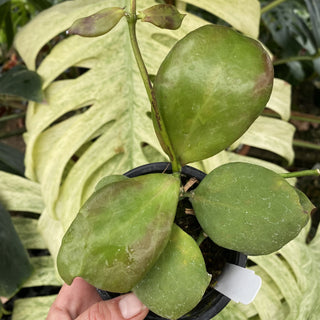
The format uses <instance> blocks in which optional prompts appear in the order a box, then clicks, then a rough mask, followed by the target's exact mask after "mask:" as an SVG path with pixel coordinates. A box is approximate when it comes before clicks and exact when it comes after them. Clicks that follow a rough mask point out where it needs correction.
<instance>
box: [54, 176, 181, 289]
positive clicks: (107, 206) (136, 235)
mask: <svg viewBox="0 0 320 320" xmlns="http://www.w3.org/2000/svg"><path fill="white" fill-rule="evenodd" d="M179 189H180V179H179V178H177V177H174V176H172V175H167V174H149V175H144V176H140V177H136V178H132V179H126V180H123V181H116V182H114V183H110V184H107V185H105V186H104V187H102V188H100V189H98V190H97V191H96V192H95V193H93V195H92V196H91V197H90V198H89V199H88V201H87V202H86V203H85V204H84V206H83V207H82V208H81V210H80V212H79V214H78V216H77V217H76V219H75V220H74V221H73V223H72V224H71V226H70V228H69V229H68V231H67V232H66V234H65V236H64V238H63V240H62V245H61V248H60V251H59V255H58V270H59V273H60V275H61V277H62V278H63V280H64V281H65V282H67V283H69V284H70V283H71V282H72V280H73V279H74V278H75V277H76V276H80V277H82V278H84V279H85V280H87V281H88V282H89V283H91V284H93V285H94V286H96V287H98V288H100V289H103V290H108V291H113V292H127V291H129V290H131V289H132V287H133V286H134V285H135V284H136V283H137V282H138V281H140V280H141V278H142V277H143V276H144V275H145V274H146V272H148V270H150V268H151V267H152V265H153V264H154V263H155V261H156V260H157V259H158V257H159V255H160V254H161V252H162V250H163V249H164V247H165V246H166V244H167V242H168V240H169V237H170V233H171V228H172V223H173V220H174V217H175V213H176V208H177V203H178V198H179ZM111 220H112V223H110V221H111ZM75 251H77V252H78V254H77V255H74V252H75ZM97 270H99V272H97ZM124 279H125V281H124Z"/></svg>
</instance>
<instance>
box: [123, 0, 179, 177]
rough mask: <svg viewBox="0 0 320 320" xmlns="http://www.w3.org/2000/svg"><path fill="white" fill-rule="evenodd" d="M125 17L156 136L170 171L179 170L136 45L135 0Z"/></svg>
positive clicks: (132, 0) (131, 1) (131, 2)
mask: <svg viewBox="0 0 320 320" xmlns="http://www.w3.org/2000/svg"><path fill="white" fill-rule="evenodd" d="M126 18H127V22H128V27H129V35H130V42H131V46H132V50H133V54H134V56H135V59H136V62H137V65H138V68H139V71H140V74H141V77H142V80H143V83H144V86H145V88H146V91H147V95H148V98H149V101H150V103H151V107H152V110H153V112H154V118H155V120H156V121H155V122H154V123H155V124H156V126H157V128H156V132H159V134H160V136H161V137H158V138H159V139H161V140H162V141H160V142H162V143H163V144H164V146H165V151H166V152H167V153H168V155H169V158H170V161H171V163H172V171H173V172H179V171H180V170H181V165H180V163H179V161H178V159H177V157H176V155H175V153H174V150H173V147H172V144H171V141H170V139H169V136H168V133H167V131H166V128H165V125H164V123H163V119H162V118H161V114H160V112H159V109H158V106H157V101H156V98H155V96H154V92H153V88H152V83H151V81H150V78H149V74H148V71H147V68H146V66H145V64H144V61H143V58H142V55H141V51H140V48H139V45H138V40H137V35H136V22H137V15H136V0H130V12H127V13H126Z"/></svg>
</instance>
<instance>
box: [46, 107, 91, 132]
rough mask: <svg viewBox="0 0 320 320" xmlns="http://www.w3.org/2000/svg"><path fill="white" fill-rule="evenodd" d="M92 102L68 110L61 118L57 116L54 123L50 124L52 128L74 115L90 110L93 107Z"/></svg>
mask: <svg viewBox="0 0 320 320" xmlns="http://www.w3.org/2000/svg"><path fill="white" fill-rule="evenodd" d="M91 106H92V105H91V104H88V103H86V104H85V105H84V106H78V107H77V108H76V109H75V110H71V111H68V112H66V113H64V114H63V115H61V116H60V117H59V118H57V119H56V120H55V121H54V122H52V124H51V125H50V128H51V127H53V126H55V125H57V124H59V123H61V122H63V121H65V120H68V119H70V118H72V117H74V116H77V115H79V114H82V113H84V112H86V111H88V110H89V109H90V108H91Z"/></svg>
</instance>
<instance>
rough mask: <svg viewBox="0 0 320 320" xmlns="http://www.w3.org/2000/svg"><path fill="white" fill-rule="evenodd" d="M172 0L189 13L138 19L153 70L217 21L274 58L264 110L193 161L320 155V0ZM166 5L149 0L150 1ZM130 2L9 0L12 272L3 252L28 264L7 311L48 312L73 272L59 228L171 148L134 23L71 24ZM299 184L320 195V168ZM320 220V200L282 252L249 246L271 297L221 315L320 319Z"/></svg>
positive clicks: (4, 186)
mask: <svg viewBox="0 0 320 320" xmlns="http://www.w3.org/2000/svg"><path fill="white" fill-rule="evenodd" d="M58 2H61V3H58ZM163 2H164V1H163ZM166 2H167V3H171V4H175V5H176V6H177V7H178V8H179V10H180V11H181V12H183V11H186V12H187V13H188V14H187V16H186V18H185V19H184V21H183V24H182V27H181V28H180V29H178V30H176V31H164V30H160V29H157V28H155V27H153V26H151V25H149V24H148V25H145V24H139V26H138V41H139V44H140V46H141V51H142V54H143V57H144V59H145V62H146V65H147V68H148V71H149V73H150V74H155V73H156V71H157V69H158V67H159V65H160V63H161V61H162V60H163V59H164V57H165V55H166V54H167V53H168V51H169V50H170V48H171V47H172V46H173V44H174V43H175V42H176V41H177V40H178V39H180V38H182V37H183V36H184V35H185V34H186V33H188V32H190V31H191V30H194V29H195V28H197V27H199V26H201V25H204V24H207V23H218V24H223V25H231V26H233V27H234V28H235V29H237V30H238V31H240V32H243V33H244V34H246V35H249V36H251V37H253V38H259V39H260V40H261V41H262V42H263V43H264V44H265V46H266V47H267V48H268V49H269V50H270V53H271V54H272V55H273V59H274V66H275V75H276V79H275V85H274V89H273V93H272V96H271V99H270V101H269V103H268V105H267V108H266V110H265V111H264V113H263V114H262V116H260V117H259V118H258V119H257V121H256V122H255V123H254V124H253V125H252V127H251V128H250V130H249V131H248V132H247V133H246V134H245V135H244V136H243V137H241V139H239V141H237V142H236V143H235V144H234V145H233V146H232V147H231V148H230V149H228V150H226V151H223V152H221V153H220V154H218V155H216V156H215V157H213V158H211V159H209V160H205V161H202V162H200V163H196V164H194V166H196V167H198V168H200V169H201V170H203V171H210V170H212V169H213V168H215V167H217V166H219V165H221V164H223V163H226V162H231V161H246V162H252V163H259V164H261V165H264V166H266V167H268V168H271V169H273V170H275V171H277V172H283V171H284V169H286V170H288V171H295V170H297V169H310V168H312V167H317V166H319V163H320V152H319V149H320V144H319V142H320V108H319V107H320V103H319V101H320V76H319V75H320V51H319V48H320V3H319V2H318V1H315V0H314V1H312V0H305V1H302V0H301V1H298V0H290V1H283V0H282V1H281V0H280V1H279V0H276V1H260V2H259V1H257V0H243V1H233V0H232V1H223V0H215V1H213V0H189V1H186V2H182V1H166ZM154 4H156V1H153V0H139V1H138V6H139V8H138V9H144V8H146V7H150V6H152V5H154ZM124 5H125V1H124V0H109V1H95V2H94V3H92V2H91V1H88V0H75V1H49V0H48V1H18V0H16V1H13V0H12V1H6V0H2V1H1V0H0V27H1V31H0V50H1V51H0V64H1V77H0V130H1V131H0V138H1V141H0V169H1V172H0V203H1V206H0V211H1V215H0V222H1V224H0V249H1V255H2V256H1V262H0V283H2V282H3V281H5V279H4V275H6V276H7V274H8V273H7V270H5V267H6V265H4V264H3V261H4V260H6V261H11V263H12V264H13V265H14V266H17V267H15V268H12V272H11V274H10V277H9V278H10V279H9V282H10V286H9V287H6V289H3V288H2V287H0V296H3V298H2V299H1V301H2V303H1V304H0V317H1V316H2V317H3V318H4V319H14V320H19V319H27V320H28V319H39V320H40V319H45V317H46V314H47V312H48V309H49V307H50V305H51V303H52V302H53V300H54V298H55V296H56V294H57V292H58V290H59V288H60V285H61V281H60V279H59V278H58V276H57V273H56V271H55V257H56V254H57V250H58V249H59V245H60V240H61V238H62V236H63V234H64V232H65V231H66V229H67V228H68V226H69V224H70V222H71V221H72V219H73V218H74V217H75V215H76V214H77V212H78V209H79V207H80V205H81V204H82V203H83V202H84V201H85V199H87V197H88V196H89V195H90V193H91V192H92V190H93V188H94V186H95V184H96V182H97V181H98V180H99V179H100V178H101V177H103V176H105V175H108V174H110V173H119V174H121V173H123V172H125V171H127V170H129V169H131V168H133V167H136V166H138V165H141V164H144V163H147V162H151V161H163V160H165V159H166V158H165V156H164V155H163V153H162V152H161V148H160V147H159V145H158V143H157V140H156V137H155V135H154V132H153V128H152V123H151V120H150V117H149V110H150V107H149V103H148V99H147V96H146V94H145V91H144V88H143V84H142V81H141V79H140V75H139V73H138V70H137V68H136V64H135V61H134V57H133V56H132V53H131V48H130V46H129V41H128V33H127V28H126V25H125V22H120V23H119V25H118V26H117V27H116V28H115V29H114V30H112V31H111V32H110V33H109V34H107V35H106V36H103V37H98V38H92V39H86V38H80V37H77V36H67V35H66V34H65V30H67V29H68V28H69V27H70V26H71V24H72V22H73V21H74V20H76V19H77V18H79V17H82V16H86V15H88V14H90V13H94V12H96V11H97V10H99V9H102V8H104V7H109V6H124ZM30 20H32V21H31V23H29V21H30ZM24 25H25V27H24V28H22V27H23V26H24ZM28 100H29V101H30V102H29V103H28V104H27V101H28ZM295 182H296V181H292V183H295ZM297 183H298V184H299V187H300V188H301V189H302V190H303V191H304V192H306V193H307V195H308V196H309V197H310V198H311V200H312V201H313V203H314V204H315V205H316V206H319V205H320V191H319V190H320V186H319V183H320V179H319V178H314V177H312V178H311V177H307V178H303V179H298V181H297ZM318 221H319V214H318V213H315V215H314V217H313V221H312V222H311V223H310V225H309V226H308V227H307V228H305V229H304V230H303V232H302V233H301V235H300V236H299V237H298V238H297V239H295V240H294V241H292V242H291V243H289V244H288V245H287V246H285V247H284V248H283V249H281V250H280V251H279V252H278V253H275V254H272V255H268V256H264V257H259V256H257V257H250V260H249V267H250V268H252V269H253V270H254V271H255V272H256V273H257V274H258V275H260V276H261V277H262V279H263V286H262V288H261V290H260V292H259V294H258V296H257V297H256V299H255V300H254V302H253V303H251V304H250V305H248V306H243V305H238V304H235V303H230V304H229V305H228V306H227V308H226V309H224V310H223V312H222V313H221V314H219V315H218V316H217V317H216V319H228V320H229V319H279V320H281V319H294V320H296V319H318V318H319V316H320V307H319V304H318V300H319V295H320V283H319V281H320V280H319V279H320V277H319V275H320V271H319V270H320V268H319V265H320V249H319V248H320V243H319V242H320V240H319V236H315V233H316V228H317V222H318ZM12 223H13V225H14V228H15V230H16V231H17V233H15V232H14V229H13V227H12ZM4 230H5V232H4ZM23 247H24V248H25V249H26V250H27V251H26V252H27V254H28V256H29V261H30V264H29V263H28V259H27V255H26V254H25V251H24V249H23ZM2 257H4V259H2ZM21 266H22V267H21Z"/></svg>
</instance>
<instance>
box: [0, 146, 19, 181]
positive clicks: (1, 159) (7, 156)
mask: <svg viewBox="0 0 320 320" xmlns="http://www.w3.org/2000/svg"><path fill="white" fill-rule="evenodd" d="M0 169H1V170H3V171H6V172H10V173H15V174H19V175H21V176H23V175H24V169H25V168H24V154H23V153H22V152H21V151H19V150H17V149H15V148H13V147H11V146H9V145H6V144H4V143H2V142H0Z"/></svg>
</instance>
